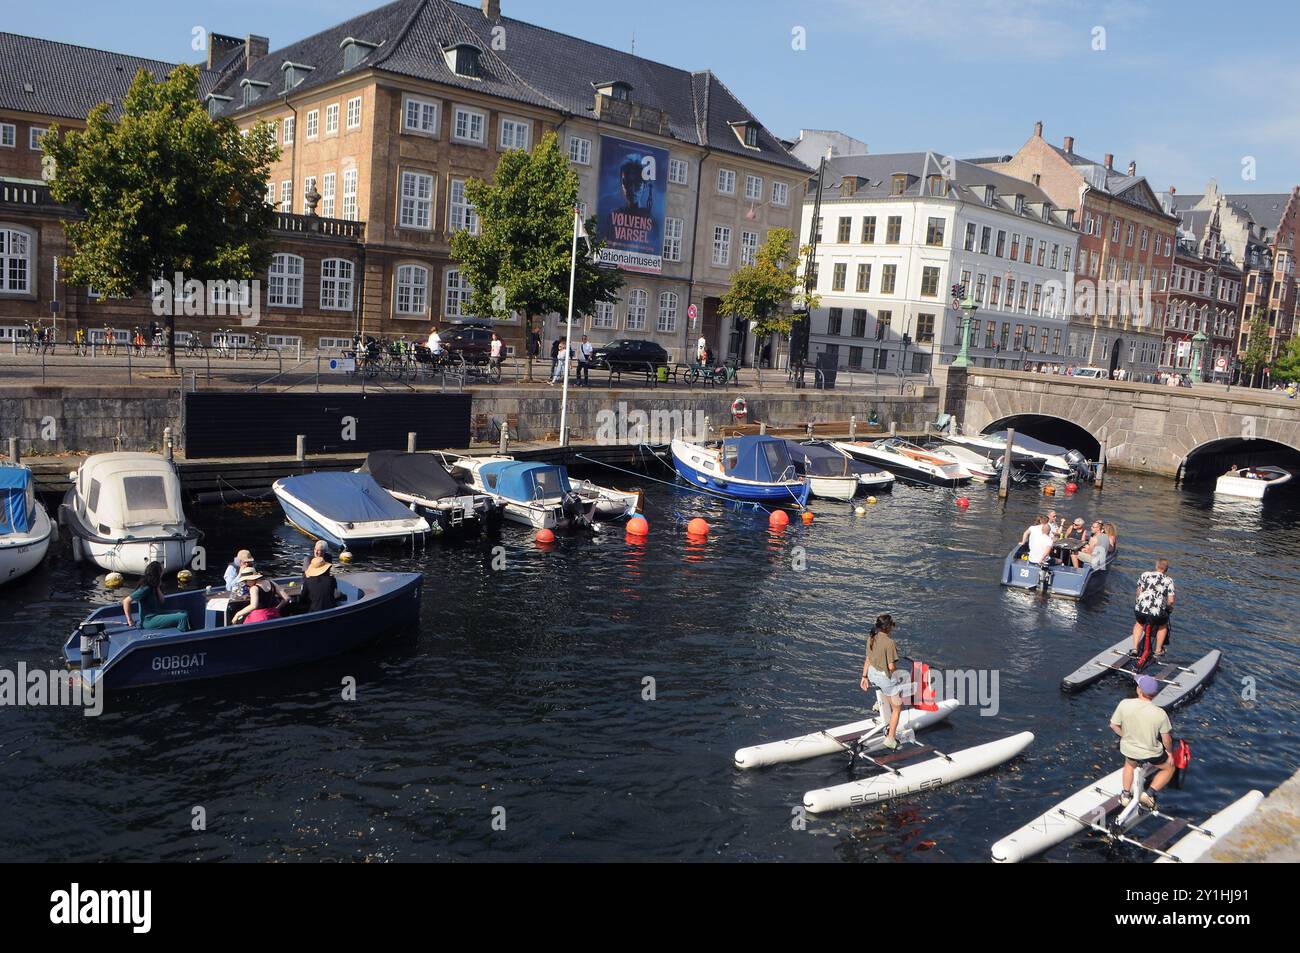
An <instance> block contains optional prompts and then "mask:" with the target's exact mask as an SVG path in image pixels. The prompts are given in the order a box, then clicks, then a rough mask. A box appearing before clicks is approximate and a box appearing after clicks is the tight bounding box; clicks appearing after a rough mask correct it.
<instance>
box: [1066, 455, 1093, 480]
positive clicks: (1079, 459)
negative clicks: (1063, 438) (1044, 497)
mask: <svg viewBox="0 0 1300 953" xmlns="http://www.w3.org/2000/svg"><path fill="white" fill-rule="evenodd" d="M1065 462H1066V463H1068V464H1069V465H1070V470H1071V473H1072V475H1073V476H1074V477H1076V478H1077V479H1079V480H1082V481H1084V482H1087V481H1089V480H1091V479H1092V478H1093V472H1092V464H1091V463H1089V462H1088V460H1087V458H1086V457H1085V456H1084V455H1083V454H1081V453H1080V452H1079V451H1078V450H1067V451H1066V453H1065Z"/></svg>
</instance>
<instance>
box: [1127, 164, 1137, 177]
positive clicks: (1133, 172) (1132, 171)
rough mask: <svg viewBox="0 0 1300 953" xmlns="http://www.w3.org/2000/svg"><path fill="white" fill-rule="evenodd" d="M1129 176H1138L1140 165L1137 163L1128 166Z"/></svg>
mask: <svg viewBox="0 0 1300 953" xmlns="http://www.w3.org/2000/svg"><path fill="white" fill-rule="evenodd" d="M1128 174H1129V175H1131V176H1132V175H1137V174H1138V164H1137V163H1136V162H1130V163H1129V164H1128Z"/></svg>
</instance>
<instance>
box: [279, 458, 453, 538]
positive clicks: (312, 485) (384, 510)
mask: <svg viewBox="0 0 1300 953" xmlns="http://www.w3.org/2000/svg"><path fill="white" fill-rule="evenodd" d="M271 490H272V491H273V492H274V493H275V498H276V499H277V500H279V501H280V508H281V509H283V510H284V515H285V516H286V517H288V519H289V522H290V523H292V524H293V525H294V526H297V527H298V528H299V529H300V530H302V531H303V532H304V533H307V534H308V535H309V536H314V537H316V538H317V539H323V540H326V541H327V542H330V543H333V544H334V545H335V546H337V547H339V548H342V549H346V548H348V547H351V546H370V545H373V544H375V543H383V542H388V541H393V540H406V539H413V538H414V537H416V536H420V537H423V536H424V535H425V534H427V533H428V532H430V526H429V521H428V520H426V519H425V518H424V517H423V516H420V515H419V514H418V513H413V512H411V510H409V509H407V508H406V507H405V506H403V505H402V504H401V502H399V501H398V500H397V499H395V498H394V497H393V495H392V494H391V493H389V492H388V491H387V490H385V489H384V488H383V487H382V486H380V485H379V484H378V483H376V482H375V478H374V477H372V476H371V475H370V474H369V473H304V474H303V475H302V476H291V477H285V478H283V479H280V480H276V481H275V483H274V484H272V486H271Z"/></svg>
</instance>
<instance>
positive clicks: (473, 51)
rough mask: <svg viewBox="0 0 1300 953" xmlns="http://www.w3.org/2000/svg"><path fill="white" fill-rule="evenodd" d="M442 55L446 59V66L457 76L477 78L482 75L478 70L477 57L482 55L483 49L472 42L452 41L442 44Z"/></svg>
mask: <svg viewBox="0 0 1300 953" xmlns="http://www.w3.org/2000/svg"><path fill="white" fill-rule="evenodd" d="M442 55H443V57H445V58H446V60H447V67H448V68H449V69H450V70H451V71H452V72H453V73H455V74H456V75H457V76H468V77H469V78H471V79H478V78H479V76H481V75H482V73H481V72H480V71H479V57H480V56H482V55H483V50H482V49H481V48H479V47H477V46H475V45H474V44H473V43H453V44H451V45H450V46H444V47H443V48H442Z"/></svg>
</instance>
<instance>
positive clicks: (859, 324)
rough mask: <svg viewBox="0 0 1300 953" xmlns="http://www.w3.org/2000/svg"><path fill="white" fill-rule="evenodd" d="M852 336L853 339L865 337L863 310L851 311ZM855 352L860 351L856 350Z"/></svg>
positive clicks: (865, 317) (865, 314)
mask: <svg viewBox="0 0 1300 953" xmlns="http://www.w3.org/2000/svg"><path fill="white" fill-rule="evenodd" d="M853 336H854V337H855V338H864V337H866V336H867V312H866V309H865V308H854V309H853ZM856 350H859V351H860V350H862V349H861V348H856Z"/></svg>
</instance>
